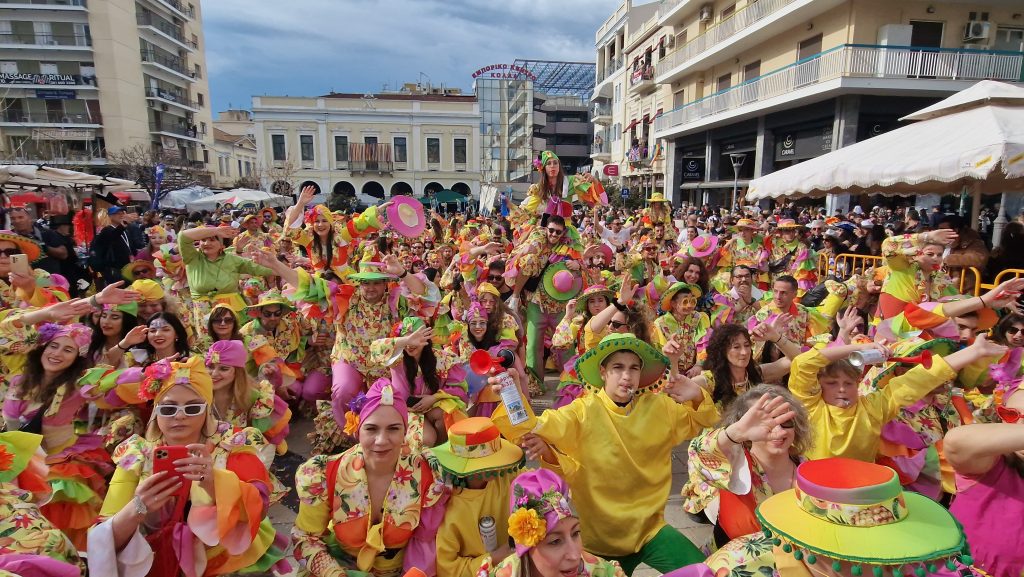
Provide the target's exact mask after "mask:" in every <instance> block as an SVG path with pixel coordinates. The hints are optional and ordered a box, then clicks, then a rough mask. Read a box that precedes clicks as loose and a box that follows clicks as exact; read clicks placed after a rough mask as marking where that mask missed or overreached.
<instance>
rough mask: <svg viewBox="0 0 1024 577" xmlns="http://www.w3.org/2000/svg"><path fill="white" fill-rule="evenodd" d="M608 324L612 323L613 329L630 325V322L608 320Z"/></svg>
mask: <svg viewBox="0 0 1024 577" xmlns="http://www.w3.org/2000/svg"><path fill="white" fill-rule="evenodd" d="M608 324H610V325H611V326H612V328H613V329H622V328H626V327H628V326H629V323H628V322H622V321H608Z"/></svg>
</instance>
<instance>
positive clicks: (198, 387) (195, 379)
mask: <svg viewBox="0 0 1024 577" xmlns="http://www.w3.org/2000/svg"><path fill="white" fill-rule="evenodd" d="M145 375H146V377H145V379H143V381H142V386H140V387H139V399H140V400H143V401H148V400H150V399H152V400H153V402H154V403H159V402H160V400H161V399H163V398H164V396H165V395H166V394H167V392H168V391H170V390H171V389H172V388H174V387H175V386H176V385H185V386H187V387H191V388H192V389H193V390H195V392H196V393H198V394H199V396H200V397H202V398H203V400H204V401H206V403H207V404H210V403H212V402H213V379H212V378H211V377H210V373H209V372H207V370H206V365H205V364H203V358H202V357H199V356H195V357H189V358H188V360H186V361H185V362H182V363H173V362H168V361H167V360H166V359H164V360H162V361H157V362H155V363H153V364H152V365H149V366H148V367H146V370H145Z"/></svg>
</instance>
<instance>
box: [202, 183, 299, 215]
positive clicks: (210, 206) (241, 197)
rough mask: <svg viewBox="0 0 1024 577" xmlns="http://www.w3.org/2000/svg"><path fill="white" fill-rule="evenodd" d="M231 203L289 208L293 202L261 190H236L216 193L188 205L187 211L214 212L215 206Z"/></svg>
mask: <svg viewBox="0 0 1024 577" xmlns="http://www.w3.org/2000/svg"><path fill="white" fill-rule="evenodd" d="M227 203H231V204H232V205H234V206H238V205H244V204H248V203H252V204H254V205H260V204H262V205H263V206H291V205H292V204H294V200H292V198H291V197H290V196H283V195H280V194H273V193H271V192H266V191H263V190H252V189H250V188H236V189H234V190H227V191H224V192H220V193H217V194H215V195H213V196H207V197H206V198H203V199H200V200H196V201H193V202H189V203H188V209H189V210H214V209H216V208H217V205H223V204H227Z"/></svg>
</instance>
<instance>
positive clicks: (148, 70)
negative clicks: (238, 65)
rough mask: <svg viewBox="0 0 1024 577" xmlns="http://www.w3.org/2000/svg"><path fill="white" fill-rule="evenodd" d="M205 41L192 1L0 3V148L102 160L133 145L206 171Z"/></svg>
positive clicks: (92, 162)
mask: <svg viewBox="0 0 1024 577" xmlns="http://www.w3.org/2000/svg"><path fill="white" fill-rule="evenodd" d="M204 45H205V43H204V39H203V31H202V13H201V7H200V3H199V0H193V1H192V2H191V3H189V2H184V1H179V0H32V1H31V2H29V1H19V2H12V1H5V2H0V85H2V86H0V89H2V90H3V93H2V109H3V113H2V117H0V155H2V156H3V158H4V159H5V160H7V161H10V162H40V163H42V162H45V163H47V164H56V165H61V164H66V165H76V166H96V167H102V166H103V165H105V164H106V156H107V154H108V153H113V152H117V151H121V150H125V149H131V148H134V147H136V146H138V145H141V146H142V147H144V148H145V149H146V150H153V151H158V152H160V153H161V155H162V156H163V157H165V158H171V159H176V160H178V161H180V162H181V163H183V164H187V165H189V166H190V168H192V169H193V170H196V171H197V172H198V173H206V174H208V172H207V171H208V164H209V161H210V150H211V149H212V148H213V130H212V121H211V115H210V108H209V94H210V90H209V85H208V84H207V80H206V60H205V54H204ZM98 170H99V171H102V168H98Z"/></svg>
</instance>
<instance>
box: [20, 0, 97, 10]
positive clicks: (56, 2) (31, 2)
mask: <svg viewBox="0 0 1024 577" xmlns="http://www.w3.org/2000/svg"><path fill="white" fill-rule="evenodd" d="M4 4H19V5H20V6H19V8H21V7H28V8H36V7H39V8H45V7H47V6H60V7H65V6H75V7H78V8H84V7H85V6H86V2H85V0H42V1H41V0H0V6H2V5H4Z"/></svg>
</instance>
